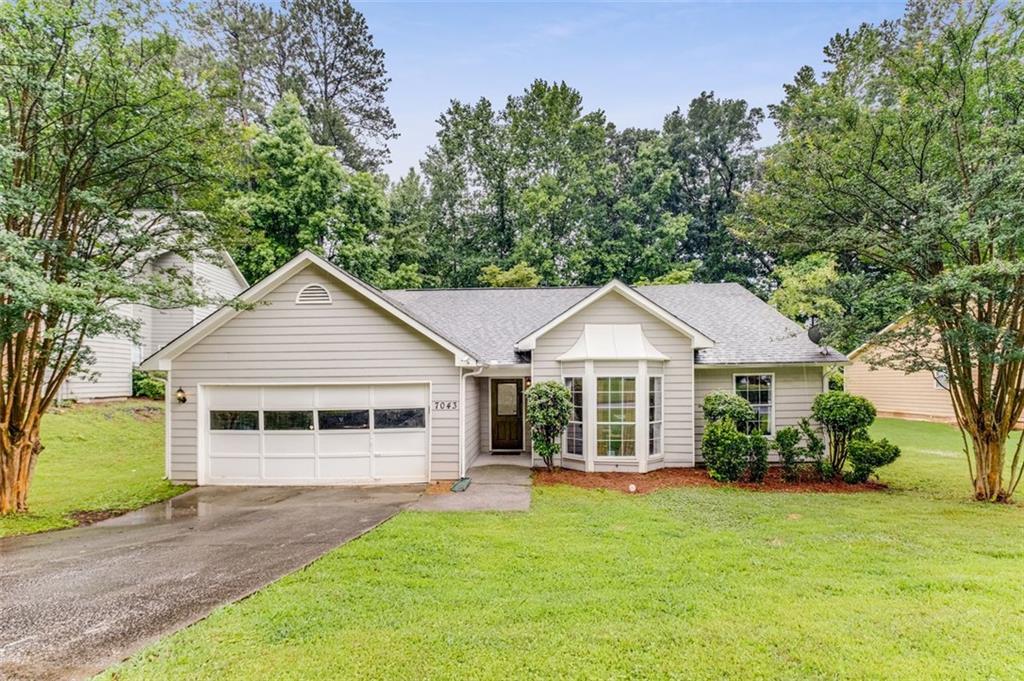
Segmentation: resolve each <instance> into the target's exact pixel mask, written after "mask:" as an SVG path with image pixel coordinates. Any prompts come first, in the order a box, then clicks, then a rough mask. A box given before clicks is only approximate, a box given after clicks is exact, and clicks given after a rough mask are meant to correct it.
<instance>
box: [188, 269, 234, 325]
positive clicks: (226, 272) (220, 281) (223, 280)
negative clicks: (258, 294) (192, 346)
mask: <svg viewBox="0 0 1024 681" xmlns="http://www.w3.org/2000/svg"><path fill="white" fill-rule="evenodd" d="M193 276H194V277H195V281H196V285H197V286H198V287H199V290H201V291H204V292H205V293H206V294H207V295H210V296H213V297H217V298H223V299H224V300H230V299H232V298H234V297H235V296H237V295H238V294H239V293H241V292H242V291H243V286H242V282H240V281H239V280H238V278H237V277H236V276H235V273H234V272H232V271H231V270H230V269H228V268H227V267H225V266H223V265H221V264H218V263H213V262H210V261H207V260H197V261H196V262H195V265H194V272H193ZM219 307H220V305H218V304H211V305H207V306H205V307H197V308H195V310H193V321H192V323H193V324H198V323H199V322H201V321H203V320H204V319H206V318H207V317H208V316H209V315H211V314H213V313H214V312H216V311H217V309H218V308H219Z"/></svg>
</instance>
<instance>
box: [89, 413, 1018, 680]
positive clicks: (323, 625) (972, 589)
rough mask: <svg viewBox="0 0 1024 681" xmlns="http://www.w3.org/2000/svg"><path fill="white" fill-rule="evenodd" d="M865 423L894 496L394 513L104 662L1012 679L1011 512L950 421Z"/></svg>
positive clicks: (380, 672) (561, 491)
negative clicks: (974, 495) (961, 448)
mask: <svg viewBox="0 0 1024 681" xmlns="http://www.w3.org/2000/svg"><path fill="white" fill-rule="evenodd" d="M876 435H885V436H887V437H890V438H891V439H893V440H896V441H897V442H898V443H899V444H900V445H902V446H903V447H904V452H905V453H904V458H903V459H901V460H900V462H899V465H898V467H897V468H893V469H892V470H891V471H890V470H884V471H883V479H885V480H887V481H891V482H892V484H893V490H892V491H890V492H883V493H867V494H843V495H838V494H837V495H828V494H809V493H799V494H782V493H761V492H747V491H742V490H737V489H729V488H720V489H715V488H703V487H700V488H698V487H687V488H676V489H670V490H663V491H660V492H657V493H654V494H650V495H646V496H635V495H634V496H630V495H626V494H622V493H618V492H610V491H605V490H582V489H577V488H571V487H539V488H534V491H533V495H534V496H533V509H532V510H531V511H530V512H528V513H521V514H515V513H508V514H499V513H465V514H440V513H437V514H435V513H414V512H404V513H401V514H400V515H399V516H397V517H396V518H394V519H393V520H391V521H389V522H388V523H385V524H384V525H383V526H381V527H380V528H378V529H377V530H374V531H373V532H372V533H370V534H368V535H366V536H364V537H363V538H361V539H359V540H356V541H353V542H352V543H350V544H348V545H346V546H343V547H341V548H339V549H337V550H335V551H332V552H331V553H329V554H327V555H326V556H325V557H324V558H322V559H321V560H319V561H317V562H316V563H314V564H313V565H312V566H310V567H309V568H307V569H305V570H302V571H299V572H297V573H295V574H293V575H290V576H288V577H286V578H284V579H282V580H280V581H279V582H277V583H275V584H274V585H272V586H270V587H268V588H267V589H264V590H263V591H261V592H259V593H257V594H255V595H254V596H252V597H250V598H248V599H246V600H244V601H242V602H240V603H237V604H234V605H231V606H227V607H225V608H222V609H220V610H218V611H216V612H215V613H214V614H213V615H211V616H210V617H209V618H207V619H206V620H205V621H203V622H200V623H198V624H196V625H195V626H192V627H189V628H188V629H185V630H183V631H181V632H179V633H177V634H175V635H173V636H171V637H169V638H167V639H165V640H163V641H161V642H159V643H157V644H155V645H154V646H152V647H150V648H149V649H147V650H146V651H144V652H142V653H140V654H139V655H137V656H136V657H135V658H133V659H132V660H130V661H129V662H127V663H125V664H123V665H121V666H119V667H116V668H114V669H112V670H110V671H108V672H107V677H108V678H116V679H154V678H188V679H231V678H239V679H241V678H244V679H342V678H352V679H356V678H358V679H370V678H372V679H381V678H416V679H427V678H436V679H454V678H471V679H508V678H593V679H597V678H602V679H603V678H619V679H627V678H629V679H632V678H685V679H721V678H758V679H805V678H826V679H837V678H843V679H883V678H884V679H893V678H900V679H938V678H977V679H981V678H984V679H1019V678H1022V677H1024V658H1022V657H1021V656H1020V651H1021V650H1022V649H1024V586H1022V584H1021V581H1020V566H1021V565H1022V563H1024V529H1022V528H1024V508H1021V507H1020V506H994V505H982V504H977V503H974V502H970V501H968V500H967V497H968V493H969V486H968V484H967V481H966V473H965V465H964V462H963V459H962V455H960V454H958V453H957V452H956V449H957V447H958V445H959V438H958V436H957V435H956V433H955V431H953V430H952V429H950V428H948V427H946V426H941V425H935V424H910V423H906V422H899V421H891V420H885V421H881V422H880V423H879V424H878V426H877V427H876ZM890 476H891V478H890Z"/></svg>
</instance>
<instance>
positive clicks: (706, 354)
mask: <svg viewBox="0 0 1024 681" xmlns="http://www.w3.org/2000/svg"><path fill="white" fill-rule="evenodd" d="M596 290H597V288H596V287H578V288H533V289H500V288H498V289H494V288H488V289H417V290H405V291H385V294H386V295H387V296H388V297H389V298H391V299H392V300H394V301H395V302H396V303H398V304H399V305H401V306H402V307H404V308H405V309H407V310H408V311H409V312H410V313H412V314H413V315H415V316H416V317H418V318H419V319H422V320H423V321H424V322H426V323H428V324H429V325H430V326H431V327H432V328H434V329H435V330H436V331H437V332H438V333H441V334H442V335H444V336H445V337H447V338H449V339H450V340H451V341H452V342H453V343H455V344H457V345H459V346H460V347H462V348H464V349H466V350H467V351H469V352H471V353H472V354H474V355H475V356H476V357H477V358H478V359H480V360H481V361H485V362H502V363H516V362H525V361H528V360H527V358H525V357H521V356H519V355H517V353H516V352H515V348H514V347H513V346H514V344H515V342H516V341H518V340H519V339H521V338H523V337H525V336H527V335H529V334H530V333H532V332H533V331H536V330H537V329H538V328H540V327H541V326H543V325H544V324H546V323H547V322H549V321H551V320H552V319H554V318H555V317H557V316H558V315H559V314H561V313H562V312H564V311H565V310H566V309H568V308H569V307H571V306H572V305H574V304H576V303H577V302H579V301H580V300H582V299H583V298H585V297H586V296H588V295H590V294H591V293H593V292H594V291H596ZM635 290H636V291H637V292H638V293H640V294H641V295H643V296H645V297H646V298H648V299H649V300H651V301H652V302H654V303H655V304H657V305H660V306H661V307H662V308H664V309H665V310H666V311H668V312H670V313H671V314H673V315H675V316H676V317H678V318H679V319H680V320H682V321H684V322H686V323H687V324H689V325H690V326H692V327H694V328H696V329H698V330H699V331H701V332H702V333H704V334H705V335H707V336H709V337H710V338H711V339H712V340H714V341H715V347H713V348H708V349H704V350H699V351H698V354H697V362H698V363H699V364H790V363H820V362H841V361H844V360H845V359H846V358H845V357H844V356H843V355H841V354H840V353H838V352H836V351H835V350H830V351H829V352H828V354H827V355H823V354H822V352H821V350H822V349H821V348H819V347H818V346H817V345H815V344H814V343H812V342H811V341H810V339H808V338H807V333H806V332H805V330H804V329H803V327H801V326H800V325H799V324H797V323H796V322H794V321H792V320H790V319H787V318H786V317H784V316H783V315H781V314H780V313H779V312H778V311H777V310H776V309H775V308H773V307H771V306H770V305H768V304H766V303H765V302H764V301H762V300H761V299H759V298H758V297H757V296H755V295H754V294H752V293H750V292H749V291H748V290H746V289H745V288H743V287H742V286H740V285H739V284H678V285H671V286H638V287H635Z"/></svg>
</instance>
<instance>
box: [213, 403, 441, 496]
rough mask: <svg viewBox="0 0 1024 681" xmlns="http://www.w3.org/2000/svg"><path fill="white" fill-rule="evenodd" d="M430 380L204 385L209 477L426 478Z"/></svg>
mask: <svg viewBox="0 0 1024 681" xmlns="http://www.w3.org/2000/svg"><path fill="white" fill-rule="evenodd" d="M428 397H429V396H428V387H427V386H426V385H424V384H402V385H323V386H215V387H209V388H206V389H205V402H206V410H205V411H206V413H205V414H204V415H203V418H205V432H206V448H205V451H206V455H205V461H204V462H202V464H201V465H205V466H206V468H205V473H206V475H205V478H204V480H205V482H206V484H211V485H217V484H250V485H305V484H325V483H326V484H345V483H350V484H372V483H398V482H426V481H427V479H428V471H427V465H428V461H427V458H428V457H427V452H428V444H429V433H428V428H427V426H428V423H427V418H428V416H429V412H428V411H427V400H428Z"/></svg>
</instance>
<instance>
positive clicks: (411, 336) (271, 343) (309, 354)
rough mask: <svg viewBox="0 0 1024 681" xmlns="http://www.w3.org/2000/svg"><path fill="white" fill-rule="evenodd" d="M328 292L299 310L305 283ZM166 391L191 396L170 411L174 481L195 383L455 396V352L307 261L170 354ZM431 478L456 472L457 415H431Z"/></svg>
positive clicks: (191, 423)
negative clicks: (382, 388)
mask: <svg viewBox="0 0 1024 681" xmlns="http://www.w3.org/2000/svg"><path fill="white" fill-rule="evenodd" d="M311 283H318V284H320V285H322V286H324V287H325V288H326V289H327V290H328V291H330V293H331V296H332V298H333V301H334V302H333V303H332V304H331V305H296V304H295V296H296V294H297V293H298V292H299V290H300V289H301V288H302V287H304V286H306V285H307V284H311ZM171 369H172V371H173V375H174V385H173V388H174V389H177V387H178V386H181V387H183V388H184V389H185V391H186V393H187V394H188V395H189V397H190V399H189V400H188V401H187V402H186V403H185V404H178V403H174V404H173V405H172V411H173V414H172V420H171V423H172V433H171V471H172V472H171V477H172V478H173V479H175V480H184V481H195V480H196V472H197V471H196V464H197V450H196V447H197V436H198V433H197V413H196V408H197V405H196V402H197V400H196V386H197V385H198V384H200V383H204V384H217V383H233V382H235V383H249V384H287V383H307V384H313V383H324V384H328V383H331V382H339V383H362V382H365V383H367V384H373V383H379V382H418V381H429V382H431V384H432V390H431V395H430V399H431V400H454V401H457V400H458V399H459V379H460V376H459V373H460V372H459V369H458V368H457V367H456V366H455V360H454V357H453V355H452V353H451V352H450V351H448V350H445V349H444V348H442V347H441V346H439V345H437V344H436V343H435V342H434V341H432V340H429V339H428V338H426V337H425V336H422V335H420V334H419V333H418V332H416V331H414V330H413V329H411V328H410V327H409V326H407V325H406V324H404V323H403V322H401V321H399V320H398V319H396V318H395V317H393V316H392V315H391V314H389V313H388V312H386V311H384V310H383V309H381V308H379V307H377V306H376V305H374V304H373V303H371V302H369V301H367V300H366V299H365V298H363V297H362V296H361V295H359V294H357V293H354V292H352V291H351V290H349V289H347V288H345V287H344V286H343V285H342V284H340V283H339V282H338V281H337V280H336V279H335V278H334V277H331V276H329V275H328V274H326V273H324V272H323V271H321V270H320V269H319V268H318V267H316V266H313V265H309V266H307V267H305V268H303V269H302V270H300V271H299V272H297V273H296V274H294V275H293V276H291V277H290V278H288V279H287V280H286V281H284V282H282V283H281V284H279V285H278V286H277V287H276V288H274V289H272V290H271V291H269V292H268V293H267V294H266V295H265V296H264V297H263V299H262V303H261V304H259V305H257V306H256V307H255V308H254V309H251V310H244V311H242V312H240V313H239V314H238V315H237V316H235V317H234V318H232V319H231V320H230V321H228V322H226V323H225V324H224V325H223V326H221V327H220V328H219V329H217V330H216V331H213V332H212V333H210V335H208V336H206V337H205V338H203V339H202V340H201V341H199V342H197V343H196V344H195V345H193V346H192V347H191V348H189V349H188V350H186V351H185V352H183V353H182V354H181V355H179V356H178V357H176V358H174V360H173V362H172V366H171ZM428 417H429V426H430V446H431V453H430V457H431V469H430V474H431V478H432V479H453V478H456V477H458V472H459V413H458V411H457V410H452V411H438V412H430V413H429V414H428Z"/></svg>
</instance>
